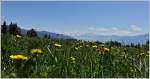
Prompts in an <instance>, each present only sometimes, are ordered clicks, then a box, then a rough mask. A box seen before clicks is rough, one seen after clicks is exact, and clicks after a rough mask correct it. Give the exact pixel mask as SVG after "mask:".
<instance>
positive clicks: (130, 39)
mask: <svg viewBox="0 0 150 79" xmlns="http://www.w3.org/2000/svg"><path fill="white" fill-rule="evenodd" d="M75 38H76V39H82V40H88V41H101V42H105V41H111V40H112V41H119V42H121V43H123V44H130V43H134V44H138V43H140V44H144V43H146V41H147V40H148V39H149V34H143V35H136V36H116V35H112V36H105V35H94V34H93V35H86V34H85V35H78V36H75Z"/></svg>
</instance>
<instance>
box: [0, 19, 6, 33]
mask: <svg viewBox="0 0 150 79" xmlns="http://www.w3.org/2000/svg"><path fill="white" fill-rule="evenodd" d="M6 32H7V25H6V21H4V23H3V25H1V33H6Z"/></svg>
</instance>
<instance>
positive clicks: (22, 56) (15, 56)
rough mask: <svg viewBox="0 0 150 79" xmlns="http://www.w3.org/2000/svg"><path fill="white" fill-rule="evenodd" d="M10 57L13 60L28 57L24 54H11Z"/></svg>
mask: <svg viewBox="0 0 150 79" xmlns="http://www.w3.org/2000/svg"><path fill="white" fill-rule="evenodd" d="M10 58H11V59H14V60H28V57H26V56H24V55H11V56H10Z"/></svg>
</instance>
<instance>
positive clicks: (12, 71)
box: [1, 34, 149, 78]
mask: <svg viewBox="0 0 150 79" xmlns="http://www.w3.org/2000/svg"><path fill="white" fill-rule="evenodd" d="M148 48H149V47H148V45H146V44H144V45H142V46H141V47H138V48H136V47H131V46H129V47H126V46H109V45H106V44H98V43H96V42H86V41H81V40H59V39H46V38H38V37H27V36H13V35H10V34H5V35H2V36H1V74H2V77H4V78H7V77H26V78H37V77H38V78H45V77H51V78H54V77H56V78H60V77H63V78H66V77H71V78H74V77H80V78H113V77H116V78H118V77H119V78H122V77H123V78H128V77H130V78H148V77H149V53H148ZM15 55H21V56H20V58H19V57H18V58H17V56H16V57H15Z"/></svg>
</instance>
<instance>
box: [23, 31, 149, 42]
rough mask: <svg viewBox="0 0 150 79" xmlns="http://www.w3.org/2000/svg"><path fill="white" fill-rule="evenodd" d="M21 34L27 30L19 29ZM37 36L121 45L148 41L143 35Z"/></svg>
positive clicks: (40, 32) (41, 33)
mask: <svg viewBox="0 0 150 79" xmlns="http://www.w3.org/2000/svg"><path fill="white" fill-rule="evenodd" d="M21 32H22V34H23V35H26V33H27V30H25V29H21ZM37 34H38V36H39V37H44V35H45V34H48V35H50V36H51V38H58V39H80V40H86V41H101V42H106V41H111V40H112V41H118V42H121V43H123V44H131V43H134V44H138V43H140V44H144V43H146V41H147V40H148V39H149V34H148V33H147V34H143V35H136V36H117V35H112V36H105V35H94V34H84V35H76V36H68V35H64V34H57V33H53V32H47V31H37Z"/></svg>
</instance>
